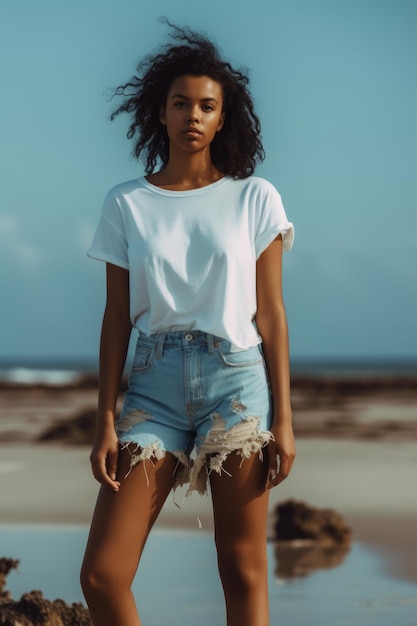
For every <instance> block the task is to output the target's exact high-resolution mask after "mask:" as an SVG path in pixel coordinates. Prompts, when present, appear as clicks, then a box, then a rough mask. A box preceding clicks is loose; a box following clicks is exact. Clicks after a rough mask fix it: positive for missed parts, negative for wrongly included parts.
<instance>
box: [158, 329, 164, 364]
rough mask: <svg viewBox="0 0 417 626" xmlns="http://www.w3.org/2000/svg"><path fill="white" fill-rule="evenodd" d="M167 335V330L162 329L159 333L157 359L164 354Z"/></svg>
mask: <svg viewBox="0 0 417 626" xmlns="http://www.w3.org/2000/svg"><path fill="white" fill-rule="evenodd" d="M165 335H166V331H162V332H161V333H158V340H157V344H156V358H157V359H160V358H162V354H163V351H164V341H165Z"/></svg>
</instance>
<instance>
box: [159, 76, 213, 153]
mask: <svg viewBox="0 0 417 626" xmlns="http://www.w3.org/2000/svg"><path fill="white" fill-rule="evenodd" d="M160 120H161V123H162V124H164V125H165V126H166V128H167V133H168V137H169V140H170V144H171V147H172V145H175V146H176V147H177V148H180V149H181V150H186V151H190V152H196V151H199V150H203V149H204V148H206V147H207V146H209V145H210V144H211V142H212V141H213V139H214V137H215V135H216V133H218V132H219V131H220V130H221V128H222V126H223V122H224V113H223V94H222V88H221V85H220V84H219V83H218V82H216V81H215V80H213V79H212V78H209V77H208V76H188V75H186V76H180V77H178V78H177V79H175V80H174V82H173V83H172V85H171V87H170V89H169V92H168V95H167V99H166V104H165V106H163V107H161V112H160Z"/></svg>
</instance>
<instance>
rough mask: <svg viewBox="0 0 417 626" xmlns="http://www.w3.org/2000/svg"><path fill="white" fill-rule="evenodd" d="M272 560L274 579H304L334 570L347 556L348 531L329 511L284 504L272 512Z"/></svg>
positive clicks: (335, 512) (343, 523) (349, 539)
mask: <svg viewBox="0 0 417 626" xmlns="http://www.w3.org/2000/svg"><path fill="white" fill-rule="evenodd" d="M275 514H276V519H275V523H274V536H273V540H274V542H275V557H276V561H277V563H276V570H275V573H276V575H277V576H278V577H283V578H293V577H296V576H306V575H307V574H310V573H312V572H313V571H315V570H318V569H327V568H331V567H336V566H338V565H340V564H341V563H342V561H343V560H344V558H345V556H346V554H347V553H348V552H349V549H350V544H351V540H352V531H351V529H350V527H349V526H348V525H347V524H346V522H345V520H344V519H343V517H342V516H341V515H340V514H339V513H338V512H337V511H335V510H333V509H318V508H315V507H312V506H310V505H309V504H307V503H306V502H302V501H298V500H286V501H285V502H282V503H281V504H278V505H277V507H276V509H275Z"/></svg>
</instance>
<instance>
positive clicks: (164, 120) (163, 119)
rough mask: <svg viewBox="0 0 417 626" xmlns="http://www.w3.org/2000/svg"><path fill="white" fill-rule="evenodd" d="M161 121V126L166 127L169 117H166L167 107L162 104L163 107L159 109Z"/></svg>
mask: <svg viewBox="0 0 417 626" xmlns="http://www.w3.org/2000/svg"><path fill="white" fill-rule="evenodd" d="M159 121H160V122H161V124H163V125H164V126H166V123H167V116H166V112H165V107H164V105H163V104H161V106H160V107H159Z"/></svg>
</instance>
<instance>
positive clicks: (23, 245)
mask: <svg viewBox="0 0 417 626" xmlns="http://www.w3.org/2000/svg"><path fill="white" fill-rule="evenodd" d="M1 256H2V257H4V259H5V261H6V262H7V265H8V266H9V267H10V263H16V264H17V265H18V266H20V267H21V268H22V269H24V270H25V271H33V270H37V269H38V268H39V267H40V266H41V265H42V264H43V261H44V259H45V255H44V253H43V251H42V249H41V248H40V246H38V245H36V244H34V243H33V242H32V241H30V240H29V239H28V238H27V237H25V236H24V235H23V234H22V226H21V224H19V221H18V220H17V218H16V217H15V216H14V215H12V214H10V213H2V214H0V257H1Z"/></svg>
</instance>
